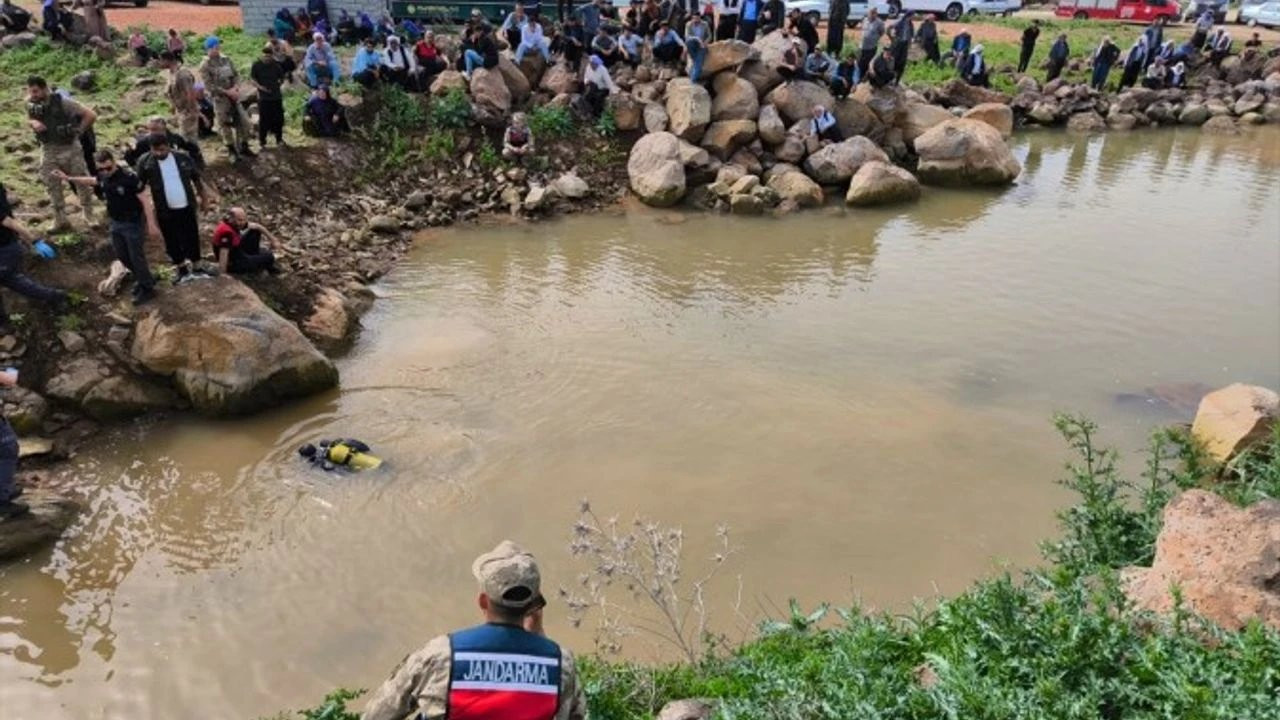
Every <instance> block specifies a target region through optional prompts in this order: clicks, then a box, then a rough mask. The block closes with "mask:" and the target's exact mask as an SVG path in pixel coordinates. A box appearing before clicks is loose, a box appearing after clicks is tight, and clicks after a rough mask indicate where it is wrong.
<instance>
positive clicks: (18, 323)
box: [9, 313, 27, 329]
mask: <svg viewBox="0 0 1280 720" xmlns="http://www.w3.org/2000/svg"><path fill="white" fill-rule="evenodd" d="M9 323H10V324H11V325H13V326H14V327H15V328H19V329H21V328H24V327H26V326H27V314H26V313H9Z"/></svg>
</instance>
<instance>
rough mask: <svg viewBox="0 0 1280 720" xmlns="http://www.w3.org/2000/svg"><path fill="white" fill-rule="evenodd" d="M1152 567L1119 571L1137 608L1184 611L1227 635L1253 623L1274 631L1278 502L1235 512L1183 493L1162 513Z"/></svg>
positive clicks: (1218, 501) (1207, 497) (1217, 501)
mask: <svg viewBox="0 0 1280 720" xmlns="http://www.w3.org/2000/svg"><path fill="white" fill-rule="evenodd" d="M1163 517H1164V521H1163V526H1162V527H1161V530H1160V535H1159V536H1158V537H1157V538H1156V555H1155V560H1154V561H1153V562H1152V563H1151V567H1149V568H1144V567H1130V568H1125V569H1124V570H1123V571H1122V572H1121V581H1122V583H1123V586H1124V590H1125V594H1126V595H1128V596H1129V599H1130V600H1131V601H1133V602H1134V604H1136V605H1137V606H1138V607H1141V608H1144V609H1146V610H1151V611H1154V612H1159V613H1168V612H1172V611H1173V609H1174V605H1175V600H1174V592H1173V588H1174V586H1176V587H1177V588H1178V592H1179V594H1180V595H1181V598H1182V602H1183V604H1184V606H1185V607H1186V608H1187V609H1189V610H1191V611H1192V612H1195V613H1198V614H1200V615H1202V616H1204V617H1205V618H1208V619H1209V620H1212V621H1213V622H1215V623H1217V624H1218V625H1221V626H1222V627H1224V628H1226V629H1228V630H1238V629H1240V628H1242V627H1244V626H1245V625H1246V624H1247V623H1248V622H1249V621H1250V620H1253V619H1257V620H1260V621H1261V622H1262V623H1263V624H1265V625H1267V626H1270V627H1271V628H1273V629H1277V630H1280V500H1264V501H1262V502H1259V503H1255V504H1254V505H1252V506H1250V507H1248V508H1238V507H1236V506H1234V505H1232V504H1231V503H1229V502H1227V501H1226V500H1225V499H1223V498H1222V497H1220V496H1218V495H1216V494H1214V493H1211V492H1208V491H1207V490H1199V489H1195V490H1188V491H1186V492H1184V493H1182V494H1181V495H1179V496H1178V497H1176V498H1174V499H1173V501H1171V502H1170V503H1169V505H1168V506H1167V507H1165V509H1164V516H1163Z"/></svg>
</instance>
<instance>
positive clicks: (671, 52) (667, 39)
mask: <svg viewBox="0 0 1280 720" xmlns="http://www.w3.org/2000/svg"><path fill="white" fill-rule="evenodd" d="M682 57H684V40H681V39H680V36H679V35H678V34H677V33H676V31H675V30H672V29H671V25H670V24H669V23H667V22H666V21H665V20H664V21H662V22H660V23H658V31H657V32H655V33H654V34H653V59H654V60H655V61H657V62H658V63H661V64H665V65H676V64H678V63H679V62H680V59H681V58H682Z"/></svg>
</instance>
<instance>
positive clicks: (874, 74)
mask: <svg viewBox="0 0 1280 720" xmlns="http://www.w3.org/2000/svg"><path fill="white" fill-rule="evenodd" d="M896 80H897V76H896V75H895V74H894V72H893V50H892V49H891V48H890V47H889V46H888V45H885V46H884V49H882V50H881V51H880V54H879V55H877V56H876V59H875V60H872V61H871V67H870V68H868V69H867V82H869V83H871V87H873V88H882V87H887V86H889V85H892V84H893V83H894V81H896Z"/></svg>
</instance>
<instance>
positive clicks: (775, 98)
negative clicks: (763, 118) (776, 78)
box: [765, 80, 836, 124]
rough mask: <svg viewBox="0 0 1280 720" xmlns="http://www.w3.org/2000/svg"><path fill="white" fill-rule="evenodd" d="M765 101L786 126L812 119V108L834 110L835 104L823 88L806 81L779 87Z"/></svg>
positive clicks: (833, 99)
mask: <svg viewBox="0 0 1280 720" xmlns="http://www.w3.org/2000/svg"><path fill="white" fill-rule="evenodd" d="M765 101H766V102H768V103H769V104H770V105H772V106H774V107H776V108H778V114H779V115H781V116H782V119H783V120H784V121H786V122H787V123H788V124H790V123H794V122H799V121H800V120H808V119H809V118H811V117H813V108H814V107H815V106H817V105H821V106H823V107H825V108H829V109H834V108H835V103H836V101H835V98H833V97H832V96H831V93H830V92H828V91H827V89H826V88H825V87H823V86H821V85H819V84H817V83H814V82H809V81H808V80H797V81H795V82H789V83H787V84H786V85H779V86H778V87H776V88H774V89H773V91H772V92H770V93H769V96H768V97H766V98H765Z"/></svg>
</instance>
